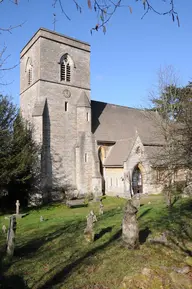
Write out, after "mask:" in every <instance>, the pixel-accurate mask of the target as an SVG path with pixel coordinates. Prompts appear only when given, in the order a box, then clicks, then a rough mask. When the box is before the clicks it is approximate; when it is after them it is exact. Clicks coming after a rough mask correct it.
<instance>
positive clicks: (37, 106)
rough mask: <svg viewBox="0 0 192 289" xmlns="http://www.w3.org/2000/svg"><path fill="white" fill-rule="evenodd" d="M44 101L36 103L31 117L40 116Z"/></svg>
mask: <svg viewBox="0 0 192 289" xmlns="http://www.w3.org/2000/svg"><path fill="white" fill-rule="evenodd" d="M45 102H46V100H45V99H44V100H42V101H37V102H36V103H35V105H34V108H33V113H32V116H42V115H43V111H44V107H45Z"/></svg>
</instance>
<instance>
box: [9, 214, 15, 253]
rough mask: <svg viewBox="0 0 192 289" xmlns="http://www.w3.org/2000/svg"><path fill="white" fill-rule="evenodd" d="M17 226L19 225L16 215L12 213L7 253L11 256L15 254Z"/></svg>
mask: <svg viewBox="0 0 192 289" xmlns="http://www.w3.org/2000/svg"><path fill="white" fill-rule="evenodd" d="M16 226H17V222H16V216H15V215H12V216H11V217H10V222H9V229H8V232H7V255H8V256H9V257H12V256H13V254H14V249H15V232H16Z"/></svg>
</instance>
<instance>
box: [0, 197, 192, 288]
mask: <svg viewBox="0 0 192 289" xmlns="http://www.w3.org/2000/svg"><path fill="white" fill-rule="evenodd" d="M149 202H150V203H149ZM141 203H142V206H141V207H140V209H139V212H138V220H139V225H140V240H141V246H140V249H139V250H135V251H130V250H127V249H125V248H124V247H123V246H122V243H121V221H122V216H123V210H122V209H123V207H124V205H125V200H123V199H120V198H112V197H107V198H106V199H104V201H103V204H104V209H105V212H104V215H102V216H98V222H97V223H96V224H95V232H96V238H95V239H96V240H95V242H94V243H92V244H87V243H86V241H85V239H84V235H83V230H84V228H85V226H86V215H87V214H88V212H89V211H90V209H91V208H93V209H94V210H95V212H96V213H97V214H98V212H99V204H98V203H91V204H89V206H88V207H81V208H71V209H70V208H67V207H66V206H65V205H63V204H53V205H50V206H47V207H43V208H41V209H34V210H29V211H28V213H29V215H27V216H26V217H24V218H22V219H17V232H16V248H15V254H14V258H13V259H12V261H11V263H8V262H6V260H4V261H2V264H1V267H2V268H1V271H2V274H3V278H1V280H0V284H2V285H0V288H18V289H22V288H33V289H37V288H38V289H43V288H63V289H64V288H65V289H80V288H81V289H83V288H84V289H88V288H90V289H91V288H108V289H118V288H119V286H120V283H121V282H122V280H123V278H124V277H125V276H130V275H134V274H136V273H139V272H141V271H142V269H143V268H145V267H147V268H156V267H158V268H160V267H166V268H168V269H167V270H169V268H171V267H173V266H176V267H182V266H183V265H184V264H185V263H184V261H185V258H186V257H187V256H189V255H190V254H192V200H191V199H183V200H180V201H178V202H177V203H176V204H175V205H174V207H173V209H172V210H171V211H168V209H167V208H166V206H165V203H164V202H163V198H162V196H150V197H147V198H144V199H142V201H141ZM40 216H43V217H44V219H45V221H43V222H40ZM4 217H5V216H0V222H1V227H2V224H5V225H6V226H8V220H5V219H4ZM167 230H168V231H170V232H171V236H172V238H171V239H172V240H171V244H172V245H171V246H164V245H162V244H149V243H147V242H145V241H146V237H147V236H148V235H149V234H150V235H155V234H157V232H164V231H167ZM5 242H6V238H5V236H3V234H2V233H0V254H1V256H3V252H4V251H5ZM2 259H3V257H2V258H1V260H2ZM170 270H171V269H170ZM94 284H97V285H98V287H93V285H94ZM99 285H100V287H99ZM101 285H102V286H103V287H101ZM166 288H167V287H166ZM153 289H156V288H153Z"/></svg>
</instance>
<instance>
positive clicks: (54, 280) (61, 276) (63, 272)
mask: <svg viewBox="0 0 192 289" xmlns="http://www.w3.org/2000/svg"><path fill="white" fill-rule="evenodd" d="M121 234H122V231H121V229H120V230H118V231H117V232H116V233H115V234H114V235H113V236H112V237H111V238H110V239H109V240H108V241H107V242H105V243H104V244H102V245H99V246H97V247H96V248H93V249H92V250H90V251H89V252H87V253H86V254H84V255H83V256H82V257H80V258H78V259H77V260H75V261H73V262H71V263H70V264H69V265H67V266H66V267H64V268H61V266H62V264H59V265H57V266H55V267H54V268H52V269H51V270H50V271H49V272H48V273H46V275H47V274H50V273H51V272H53V271H55V270H57V269H60V268H61V269H60V270H59V272H58V273H56V274H55V275H54V276H53V277H51V278H50V279H49V280H48V281H46V282H45V284H44V285H42V286H38V284H39V283H41V282H42V280H43V278H44V277H45V275H44V276H42V277H41V279H40V280H39V281H38V282H37V283H36V285H35V286H34V287H35V288H38V289H46V288H52V287H53V286H55V285H57V284H59V283H60V282H63V281H64V280H65V279H66V278H67V277H68V275H69V274H71V273H72V271H73V270H74V269H75V268H76V267H77V266H79V265H80V264H81V262H83V261H84V260H85V259H86V258H88V257H90V256H92V255H94V254H96V253H97V252H98V251H101V250H103V249H104V248H106V247H107V246H108V245H109V244H111V243H112V242H113V241H115V240H117V239H119V237H120V236H121Z"/></svg>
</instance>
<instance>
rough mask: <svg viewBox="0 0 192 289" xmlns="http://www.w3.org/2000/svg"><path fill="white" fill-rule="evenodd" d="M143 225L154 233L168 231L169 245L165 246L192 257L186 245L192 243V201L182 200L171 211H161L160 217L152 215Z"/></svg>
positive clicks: (166, 209) (191, 252)
mask: <svg viewBox="0 0 192 289" xmlns="http://www.w3.org/2000/svg"><path fill="white" fill-rule="evenodd" d="M143 225H144V226H145V227H148V228H150V229H151V230H152V231H153V230H154V231H157V228H158V231H159V232H165V231H167V232H168V240H169V244H164V246H167V247H169V248H171V249H173V250H176V249H179V250H180V251H182V252H184V253H185V254H187V255H189V256H192V251H191V250H190V249H189V248H187V245H186V244H187V243H188V242H189V243H191V242H192V199H188V200H186V201H185V200H180V201H178V202H177V203H176V204H175V205H174V206H173V207H172V208H171V209H168V208H164V209H163V210H161V212H160V213H159V215H158V216H157V215H156V216H153V214H151V216H150V218H148V219H147V222H144V223H143Z"/></svg>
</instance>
